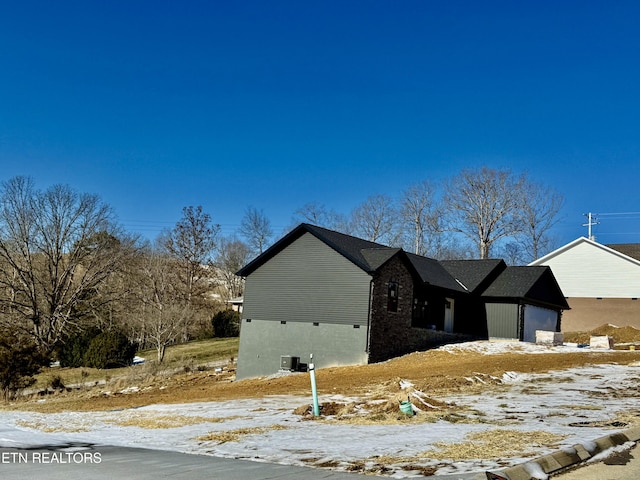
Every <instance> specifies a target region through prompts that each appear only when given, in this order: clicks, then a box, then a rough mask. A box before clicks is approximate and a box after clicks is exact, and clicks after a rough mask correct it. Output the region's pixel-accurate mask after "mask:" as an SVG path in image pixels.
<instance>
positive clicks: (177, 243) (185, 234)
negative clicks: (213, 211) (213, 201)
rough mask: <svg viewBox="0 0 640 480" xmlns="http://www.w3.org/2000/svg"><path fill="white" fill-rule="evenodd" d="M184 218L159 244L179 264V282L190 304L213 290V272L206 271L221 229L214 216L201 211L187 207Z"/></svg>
mask: <svg viewBox="0 0 640 480" xmlns="http://www.w3.org/2000/svg"><path fill="white" fill-rule="evenodd" d="M182 213H183V216H182V218H181V219H180V220H178V222H177V223H176V225H175V227H173V229H171V230H169V231H166V232H163V234H162V235H161V237H160V242H161V244H162V245H163V246H164V248H165V249H166V251H167V252H168V253H169V255H171V256H172V257H173V258H174V259H175V260H176V261H177V263H178V265H179V269H180V276H179V281H180V284H181V287H182V291H183V295H184V300H185V302H186V303H187V304H191V303H192V301H193V299H194V298H195V297H201V296H202V295H204V294H206V292H207V291H208V290H209V289H210V272H209V271H208V269H207V268H206V267H207V265H209V264H211V263H212V262H213V254H214V251H215V247H216V240H217V236H218V232H219V231H220V226H219V225H213V224H212V223H211V216H210V215H209V214H208V213H205V212H203V211H202V207H201V206H198V207H192V206H189V207H184V208H183V209H182Z"/></svg>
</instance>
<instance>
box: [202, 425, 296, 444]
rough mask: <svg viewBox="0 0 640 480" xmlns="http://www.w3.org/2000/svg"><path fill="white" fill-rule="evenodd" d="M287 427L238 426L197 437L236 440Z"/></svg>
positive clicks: (211, 439) (223, 440)
mask: <svg viewBox="0 0 640 480" xmlns="http://www.w3.org/2000/svg"><path fill="white" fill-rule="evenodd" d="M287 428H288V427H286V426H284V425H279V424H274V425H270V426H268V427H250V428H238V429H236V430H227V431H223V432H210V433H208V434H206V435H203V436H201V437H197V438H196V440H198V441H199V442H217V443H226V442H237V441H238V440H240V438H242V437H244V436H246V435H264V434H265V433H268V432H270V431H273V430H286V429H287Z"/></svg>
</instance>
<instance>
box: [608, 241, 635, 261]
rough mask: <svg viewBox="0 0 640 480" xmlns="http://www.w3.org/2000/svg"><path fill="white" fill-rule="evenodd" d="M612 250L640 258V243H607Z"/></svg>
mask: <svg viewBox="0 0 640 480" xmlns="http://www.w3.org/2000/svg"><path fill="white" fill-rule="evenodd" d="M607 247H609V248H610V249H612V250H615V251H616V252H620V253H622V254H623V255H626V256H627V257H631V258H634V259H636V260H640V243H614V244H612V245H607Z"/></svg>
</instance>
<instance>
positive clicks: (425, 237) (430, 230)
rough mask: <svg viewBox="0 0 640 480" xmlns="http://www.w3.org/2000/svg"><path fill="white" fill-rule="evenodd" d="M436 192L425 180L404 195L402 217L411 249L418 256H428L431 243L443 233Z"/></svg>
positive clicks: (411, 187)
mask: <svg viewBox="0 0 640 480" xmlns="http://www.w3.org/2000/svg"><path fill="white" fill-rule="evenodd" d="M435 191H436V189H435V186H434V185H433V184H432V183H431V182H429V181H426V180H425V181H422V182H420V183H416V184H414V185H411V186H410V187H409V188H407V189H406V190H405V191H404V192H403V194H402V200H401V206H400V215H401V218H402V222H403V225H404V227H405V232H406V234H407V236H409V238H410V240H411V248H412V250H413V252H414V253H416V254H418V255H427V253H429V243H430V242H432V241H433V240H434V237H436V236H437V235H439V234H440V232H441V228H440V225H439V218H440V215H439V212H438V205H437V204H436V200H435Z"/></svg>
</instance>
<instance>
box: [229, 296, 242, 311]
mask: <svg viewBox="0 0 640 480" xmlns="http://www.w3.org/2000/svg"><path fill="white" fill-rule="evenodd" d="M227 304H228V305H229V306H230V307H231V310H233V311H234V312H238V313H242V305H243V304H244V297H236V298H232V299H231V300H227Z"/></svg>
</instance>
